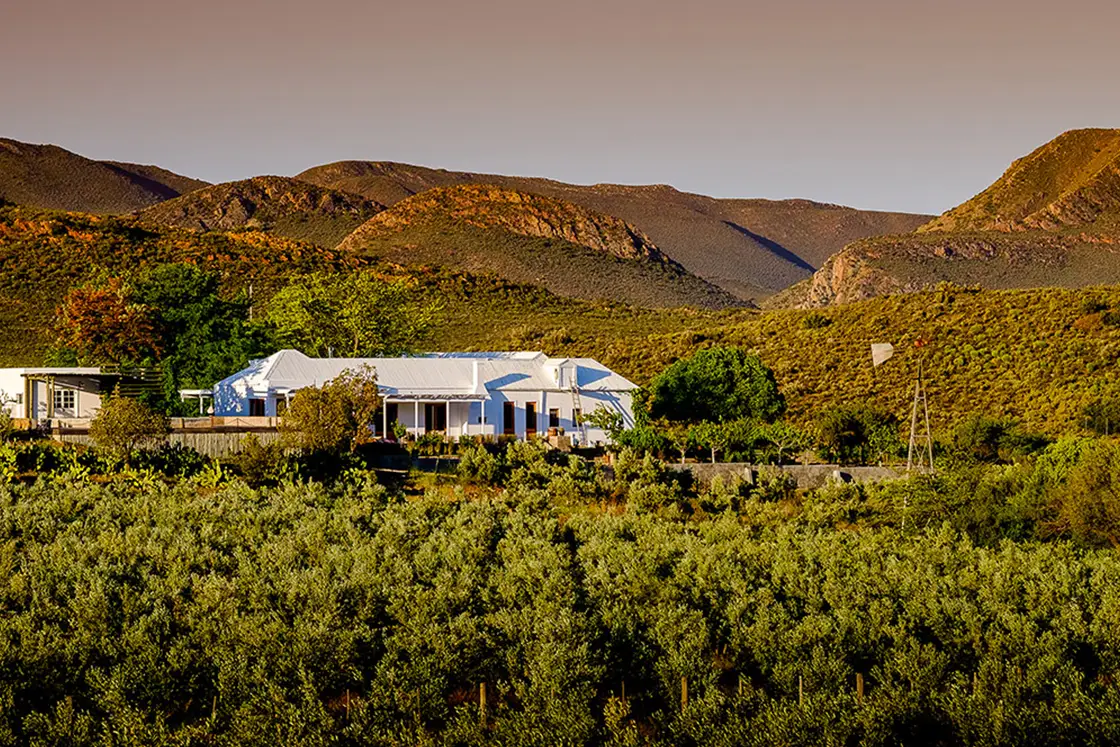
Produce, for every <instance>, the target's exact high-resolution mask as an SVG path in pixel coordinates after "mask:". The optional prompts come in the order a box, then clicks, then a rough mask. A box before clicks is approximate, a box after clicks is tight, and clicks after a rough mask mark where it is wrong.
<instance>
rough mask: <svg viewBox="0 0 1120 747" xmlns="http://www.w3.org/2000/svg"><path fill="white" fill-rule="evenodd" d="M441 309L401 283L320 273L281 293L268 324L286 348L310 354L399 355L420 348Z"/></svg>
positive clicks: (271, 306) (358, 275)
mask: <svg viewBox="0 0 1120 747" xmlns="http://www.w3.org/2000/svg"><path fill="white" fill-rule="evenodd" d="M439 308H440V307H439V304H438V302H434V301H425V300H423V299H420V298H417V296H416V294H415V291H414V290H413V288H412V287H410V286H409V285H408V284H407V282H406V281H404V280H401V279H396V278H386V277H384V276H381V275H378V274H375V273H368V272H366V273H357V272H356V273H351V274H348V275H327V274H323V273H316V274H313V275H306V276H304V277H300V278H297V279H295V280H293V281H292V282H291V283H290V284H289V285H288V286H287V287H285V288H284V289H282V290H281V291H280V292H279V293H277V294H276V295H275V296H274V297H273V298H272V301H271V302H270V303H269V307H268V321H269V322H270V323H271V324H272V325H273V326H274V327H275V330H276V336H277V338H278V340H279V341H280V342H281V343H282V344H284V345H289V346H291V347H295V348H298V349H299V350H302V351H303V352H304V353H307V354H308V355H312V356H325V355H329V354H331V352H333V353H335V354H338V355H347V356H350V357H355V358H357V357H365V356H374V355H400V354H402V353H407V352H409V351H411V350H413V349H414V348H415V346H416V344H417V343H418V342H419V340H420V339H421V338H422V337H423V336H424V335H425V334H426V333H427V332H428V330H429V329H430V328H431V325H432V322H433V320H434V318H435V315H436V314H437V313H438V311H439Z"/></svg>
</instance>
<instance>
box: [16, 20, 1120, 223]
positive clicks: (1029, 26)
mask: <svg viewBox="0 0 1120 747" xmlns="http://www.w3.org/2000/svg"><path fill="white" fill-rule="evenodd" d="M1117 28H1120V3H1118V2H1115V0H1063V2H1060V3H1055V2H1053V0H1046V2H1040V1H1038V0H968V1H965V0H937V1H936V2H933V1H925V0H889V1H888V0H839V1H838V0H831V1H828V2H826V1H823V0H769V1H767V2H762V1H760V0H737V1H735V0H690V2H669V1H667V0H640V1H639V0H562V1H560V2H557V1H556V0H550V1H549V2H538V1H537V0H518V1H516V2H515V1H513V0H453V1H452V0H394V1H393V2H384V1H383V0H315V1H314V2H307V1H306V0H304V1H303V2H289V1H288V0H188V1H187V2H177V3H170V2H159V1H157V2H152V0H80V1H78V0H3V2H2V3H0V136H5V137H10V138H14V139H17V140H23V141H27V142H36V143H44V142H49V143H55V144H57V145H61V146H63V147H65V148H67V149H69V150H73V151H76V152H78V153H81V154H82V155H85V156H88V157H91V158H101V159H110V160H121V161H132V162H137V163H155V164H158V165H160V166H163V167H165V168H169V169H171V170H173V171H177V172H179V173H183V174H186V175H189V176H194V177H198V178H201V179H206V180H208V181H213V182H219V181H229V180H234V179H241V178H246V177H249V176H254V175H259V174H281V175H293V174H296V173H298V172H299V171H302V170H303V169H306V168H309V167H311V166H314V165H318V164H322V163H327V162H331V161H337V160H343V159H362V160H386V161H400V162H405V163H415V164H420V165H425V166H432V167H437V168H448V169H455V170H467V171H481V172H490V173H503V174H516V175H523V176H547V177H550V178H554V179H559V180H562V181H569V182H576V183H596V182H613V183H623V184H671V185H673V186H675V187H677V188H678V189H683V190H687V191H691V192H699V193H702V194H709V195H713V196H717V197H766V198H786V197H804V198H809V199H815V200H821V201H825V202H835V203H841V204H846V205H852V206H855V207H860V208H870V209H882V210H902V211H910V212H926V213H940V212H942V211H944V210H946V209H948V208H950V207H952V206H953V205H956V204H958V203H960V202H963V201H964V200H966V199H968V198H969V197H971V196H973V195H974V194H976V193H977V192H979V191H980V190H982V189H983V188H984V187H985V186H987V185H988V184H989V183H991V182H992V181H994V180H995V179H996V178H998V177H999V175H1000V174H1001V173H1002V172H1003V171H1004V170H1005V169H1006V168H1007V166H1008V165H1009V164H1010V163H1011V161H1012V160H1014V159H1015V158H1018V157H1020V156H1022V155H1025V154H1026V153H1029V152H1030V151H1031V150H1033V149H1034V148H1036V147H1038V146H1039V145H1041V144H1043V143H1044V142H1046V141H1048V140H1050V139H1051V138H1053V137H1055V136H1056V135H1058V134H1059V133H1061V132H1063V131H1065V130H1068V129H1073V128H1079V127H1120V95H1118V89H1117V80H1120V45H1118V44H1116V43H1115V33H1116V29H1117Z"/></svg>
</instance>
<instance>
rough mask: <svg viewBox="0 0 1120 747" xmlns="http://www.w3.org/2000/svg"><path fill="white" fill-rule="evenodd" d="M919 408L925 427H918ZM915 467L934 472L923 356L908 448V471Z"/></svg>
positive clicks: (911, 412)
mask: <svg viewBox="0 0 1120 747" xmlns="http://www.w3.org/2000/svg"><path fill="white" fill-rule="evenodd" d="M919 410H920V411H921V415H922V419H923V420H924V422H925V428H924V429H919V427H918V413H919ZM915 458H916V459H917V461H916V462H915ZM914 469H917V470H919V471H929V472H933V436H932V435H931V434H930V428H929V399H928V397H927V396H926V382H925V376H924V375H923V371H922V359H921V358H919V359H918V375H917V376H916V377H915V378H914V404H913V406H912V407H911V408H910V446H909V448H907V450H906V471H907V472H911V471H913V470H914Z"/></svg>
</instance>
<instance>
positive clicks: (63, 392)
mask: <svg viewBox="0 0 1120 747" xmlns="http://www.w3.org/2000/svg"><path fill="white" fill-rule="evenodd" d="M74 400H75V397H74V390H73V389H55V390H54V409H56V410H73V409H74Z"/></svg>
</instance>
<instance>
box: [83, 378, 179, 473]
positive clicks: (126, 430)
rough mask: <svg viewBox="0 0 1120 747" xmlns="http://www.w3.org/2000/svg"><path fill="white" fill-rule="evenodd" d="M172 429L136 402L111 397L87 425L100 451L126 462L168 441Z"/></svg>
mask: <svg viewBox="0 0 1120 747" xmlns="http://www.w3.org/2000/svg"><path fill="white" fill-rule="evenodd" d="M170 432H171V425H170V423H169V422H168V419H167V416H166V415H164V414H162V413H159V412H156V411H155V410H153V409H152V408H150V407H148V406H147V405H146V404H144V403H143V402H141V401H140V400H138V399H132V398H130V397H122V396H120V395H119V394H114V395H111V396H110V397H108V398H107V399H105V400H104V401H103V402H102V404H101V409H100V410H98V411H97V415H96V416H95V417H94V418H93V420H92V421H91V422H90V424H89V436H90V438H91V439H92V440H93V443H94V444H95V445H96V446H97V447H98V448H99V449H103V450H104V451H107V452H108V453H110V454H112V455H113V456H116V457H118V458H120V459H124V460H125V461H126V462H127V461H128V459H129V456H130V455H131V454H132V453H133V452H134V451H138V450H142V449H151V448H155V447H157V446H159V445H160V444H162V443H164V442H165V441H166V440H167V435H168V434H169V433H170Z"/></svg>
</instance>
